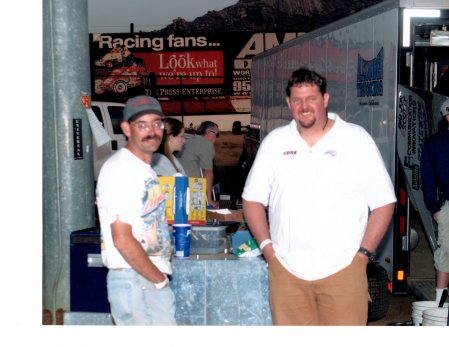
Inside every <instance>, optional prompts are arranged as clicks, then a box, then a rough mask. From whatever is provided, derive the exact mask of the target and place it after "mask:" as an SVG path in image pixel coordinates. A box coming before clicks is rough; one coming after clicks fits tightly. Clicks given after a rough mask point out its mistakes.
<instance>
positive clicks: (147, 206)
mask: <svg viewBox="0 0 449 347" xmlns="http://www.w3.org/2000/svg"><path fill="white" fill-rule="evenodd" d="M96 194H97V206H98V213H99V217H100V224H101V236H102V244H101V255H102V259H103V263H104V264H105V266H107V267H108V268H114V269H115V268H129V267H130V265H129V264H128V263H127V262H126V261H125V259H124V258H123V257H122V256H121V254H120V253H119V252H118V250H117V249H116V248H115V246H114V244H113V241H112V234H111V224H112V223H113V222H114V221H116V220H117V219H118V220H120V221H121V222H123V223H127V224H130V225H131V227H132V233H133V235H134V237H135V238H136V239H137V240H138V241H139V242H140V244H141V245H142V247H143V248H144V250H145V251H146V252H147V254H148V255H149V256H150V259H151V261H152V262H153V263H154V264H155V265H156V266H157V267H158V268H159V270H160V271H161V272H164V273H167V274H170V273H172V268H171V263H170V256H171V252H172V247H171V238H170V231H169V227H168V224H167V220H166V217H165V198H164V194H163V192H162V189H161V186H160V184H159V181H158V180H157V176H156V173H155V172H154V171H153V169H152V168H151V167H150V165H148V164H147V163H145V162H144V161H142V160H141V159H139V158H138V157H136V156H135V155H134V154H132V153H131V152H130V151H129V150H128V149H126V148H122V149H120V150H119V151H117V152H116V153H115V154H114V155H112V156H111V157H110V158H109V159H108V160H107V161H106V162H105V163H104V165H103V167H102V168H101V170H100V174H99V176H98V182H97V192H96Z"/></svg>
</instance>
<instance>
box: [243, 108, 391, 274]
mask: <svg viewBox="0 0 449 347" xmlns="http://www.w3.org/2000/svg"><path fill="white" fill-rule="evenodd" d="M329 118H331V119H335V123H334V125H333V127H332V128H331V130H330V131H329V132H328V133H327V134H326V135H325V136H324V137H323V138H322V139H321V140H320V141H319V142H318V143H316V144H315V145H314V146H313V147H312V148H310V147H309V145H308V144H307V143H306V142H305V141H304V139H303V138H302V137H301V136H300V135H299V133H298V130H297V125H296V122H295V121H294V120H292V121H291V122H290V124H288V125H286V126H283V127H280V128H277V129H274V130H273V131H272V132H270V133H269V134H268V135H267V137H266V138H265V139H264V141H263V142H262V143H261V145H260V148H259V150H258V153H257V156H256V159H255V161H254V164H253V166H252V168H251V171H250V173H249V175H248V178H247V180H246V183H245V188H244V191H243V194H242V197H243V198H244V199H245V200H248V201H256V202H260V203H262V204H263V205H264V206H268V211H269V222H270V234H271V239H272V241H273V246H274V249H275V251H276V255H277V258H278V259H279V261H280V262H281V263H282V264H283V265H284V266H285V268H286V269H287V270H288V271H290V272H291V273H292V274H294V275H295V276H297V277H299V278H301V279H304V280H316V279H321V278H324V277H327V276H330V275H332V274H334V273H336V272H338V271H340V270H341V269H343V268H344V267H346V266H348V265H349V264H350V263H351V261H352V259H353V257H354V255H355V254H356V252H357V250H358V248H359V246H360V242H361V240H362V238H363V235H364V233H365V230H366V225H367V218H368V213H369V209H371V210H373V209H375V208H377V207H381V206H384V205H386V204H388V203H392V202H395V201H396V197H395V193H394V188H393V185H392V183H391V179H390V177H389V175H388V173H387V171H386V169H385V164H384V162H383V159H382V157H381V155H380V152H379V150H378V149H377V146H376V144H375V143H374V141H373V139H372V138H371V136H370V135H369V134H368V133H367V132H366V131H365V130H364V129H363V128H362V127H360V126H358V125H355V124H350V123H347V122H345V121H343V120H342V119H341V118H340V117H339V116H338V115H337V114H333V113H329Z"/></svg>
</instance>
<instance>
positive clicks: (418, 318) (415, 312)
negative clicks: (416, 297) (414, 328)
mask: <svg viewBox="0 0 449 347" xmlns="http://www.w3.org/2000/svg"><path fill="white" fill-rule="evenodd" d="M437 307H438V302H436V301H415V302H413V303H412V321H413V325H422V323H423V312H424V311H425V310H428V309H433V308H437ZM443 307H446V310H447V307H448V303H447V302H446V303H445V304H444V305H443Z"/></svg>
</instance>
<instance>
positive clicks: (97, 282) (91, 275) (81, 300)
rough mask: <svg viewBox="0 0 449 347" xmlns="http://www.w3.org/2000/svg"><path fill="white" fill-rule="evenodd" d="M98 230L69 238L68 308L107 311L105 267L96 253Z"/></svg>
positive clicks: (82, 232)
mask: <svg viewBox="0 0 449 347" xmlns="http://www.w3.org/2000/svg"><path fill="white" fill-rule="evenodd" d="M100 240H101V237H100V229H99V228H90V229H83V230H78V231H74V232H72V233H71V235H70V309H71V311H78V312H110V307H109V302H108V296H107V289H106V274H107V268H106V267H104V266H103V262H102V260H101V251H100V242H101V241H100Z"/></svg>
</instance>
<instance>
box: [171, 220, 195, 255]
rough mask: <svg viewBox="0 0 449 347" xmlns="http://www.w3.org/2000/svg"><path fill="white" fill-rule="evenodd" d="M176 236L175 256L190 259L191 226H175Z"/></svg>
mask: <svg viewBox="0 0 449 347" xmlns="http://www.w3.org/2000/svg"><path fill="white" fill-rule="evenodd" d="M173 228H174V236H175V255H176V257H179V258H188V257H190V231H191V229H192V226H191V225H190V224H173Z"/></svg>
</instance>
